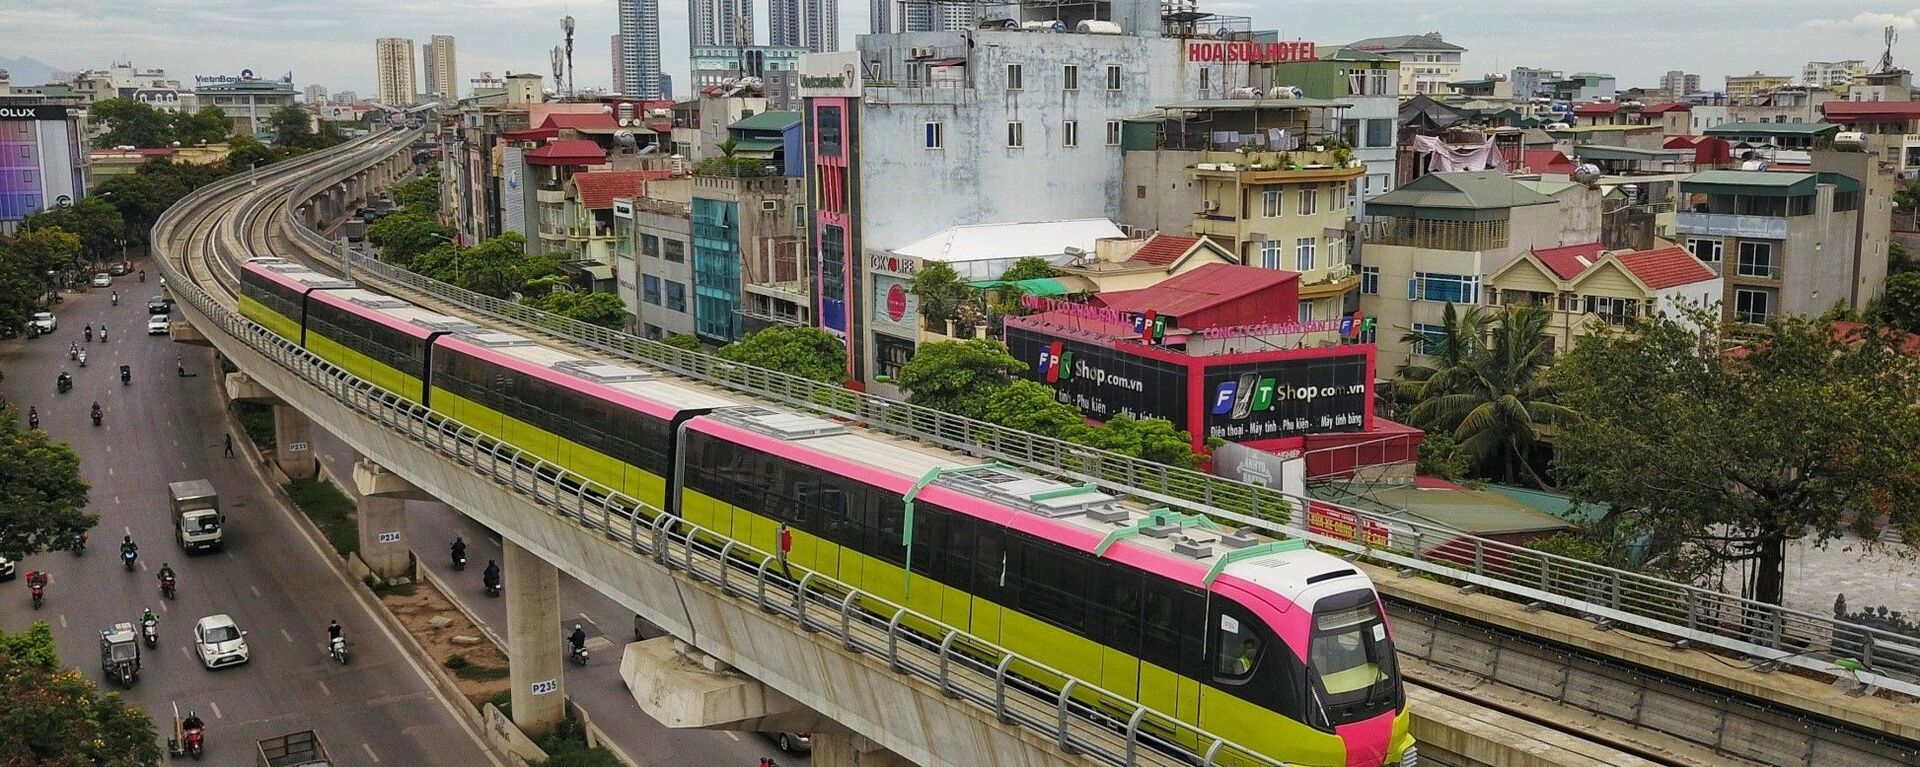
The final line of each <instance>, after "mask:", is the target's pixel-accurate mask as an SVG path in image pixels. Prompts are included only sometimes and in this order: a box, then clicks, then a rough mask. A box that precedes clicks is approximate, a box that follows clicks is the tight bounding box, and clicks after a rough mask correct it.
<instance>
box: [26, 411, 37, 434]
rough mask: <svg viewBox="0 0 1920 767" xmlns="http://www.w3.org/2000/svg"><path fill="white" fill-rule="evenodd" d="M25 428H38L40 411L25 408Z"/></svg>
mask: <svg viewBox="0 0 1920 767" xmlns="http://www.w3.org/2000/svg"><path fill="white" fill-rule="evenodd" d="M27 428H29V429H38V428H40V411H38V410H35V409H33V408H31V407H29V408H27Z"/></svg>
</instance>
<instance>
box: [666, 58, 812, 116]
mask: <svg viewBox="0 0 1920 767" xmlns="http://www.w3.org/2000/svg"><path fill="white" fill-rule="evenodd" d="M807 53H808V50H807V49H806V48H804V47H800V46H788V45H747V46H732V45H708V46H696V47H695V48H694V49H693V85H694V87H695V88H715V87H719V86H722V85H726V84H728V83H732V84H733V85H734V86H735V87H742V86H741V85H740V81H741V80H742V79H743V78H758V79H759V80H760V83H759V85H758V86H757V87H754V86H752V85H748V86H744V87H746V88H747V89H748V91H751V92H752V93H753V95H758V96H763V97H765V98H766V99H767V103H768V106H770V107H772V108H773V109H798V108H799V107H800V71H799V70H800V57H801V56H804V55H806V54H807Z"/></svg>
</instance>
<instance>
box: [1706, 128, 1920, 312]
mask: <svg viewBox="0 0 1920 767" xmlns="http://www.w3.org/2000/svg"><path fill="white" fill-rule="evenodd" d="M1810 155H1811V160H1812V163H1811V165H1812V167H1813V170H1812V171H1809V172H1767V171H1738V170H1715V171H1704V172H1701V173H1696V174H1694V175H1692V176H1689V177H1688V178H1687V179H1686V180H1684V181H1682V182H1681V185H1680V189H1681V192H1682V193H1683V194H1684V195H1686V197H1687V198H1688V203H1687V205H1686V208H1685V210H1684V211H1683V212H1682V213H1680V214H1679V216H1678V219H1679V220H1678V223H1679V237H1680V238H1681V239H1682V240H1683V241H1684V243H1685V245H1686V247H1687V249H1688V250H1689V251H1691V252H1692V253H1693V254H1694V255H1695V256H1696V257H1699V258H1700V260H1701V261H1704V262H1707V263H1708V264H1710V265H1717V266H1718V268H1719V269H1720V272H1721V274H1722V275H1723V276H1724V277H1725V278H1726V292H1725V301H1726V305H1725V311H1726V313H1727V315H1728V316H1729V317H1731V318H1733V319H1734V320H1736V321H1740V322H1765V321H1766V320H1767V319H1769V318H1771V317H1773V316H1775V315H1777V314H1781V313H1789V314H1820V313H1822V312H1825V311H1827V310H1828V309H1832V308H1833V307H1835V306H1846V307H1849V308H1852V309H1856V310H1865V309H1866V308H1867V305H1868V304H1869V303H1870V302H1871V301H1873V300H1874V299H1875V298H1878V297H1879V296H1880V293H1881V292H1882V290H1883V289H1884V287H1885V282H1886V266H1887V257H1886V254H1887V241H1888V230H1889V228H1890V223H1891V221H1890V217H1891V216H1892V205H1891V203H1890V197H1891V194H1892V190H1893V176H1892V174H1891V173H1888V172H1884V171H1883V170H1882V168H1881V163H1880V161H1879V159H1878V158H1877V157H1876V156H1875V155H1872V154H1868V153H1865V152H1834V151H1819V150H1816V151H1813V152H1811V153H1810Z"/></svg>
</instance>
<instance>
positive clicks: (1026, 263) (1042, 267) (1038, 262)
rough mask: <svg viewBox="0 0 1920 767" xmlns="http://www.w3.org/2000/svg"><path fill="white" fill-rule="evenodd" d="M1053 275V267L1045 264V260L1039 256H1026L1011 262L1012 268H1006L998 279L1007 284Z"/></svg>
mask: <svg viewBox="0 0 1920 767" xmlns="http://www.w3.org/2000/svg"><path fill="white" fill-rule="evenodd" d="M1053 275H1054V272H1053V265H1052V264H1049V263H1047V260H1046V259H1044V258H1041V257H1039V256H1027V257H1026V258H1023V259H1020V260H1018V261H1015V262H1013V266H1010V267H1007V271H1006V272H1005V273H1003V274H1001V275H1000V279H1002V280H1006V281H1008V282H1018V281H1020V280H1037V279H1040V278H1043V277H1052V276H1053Z"/></svg>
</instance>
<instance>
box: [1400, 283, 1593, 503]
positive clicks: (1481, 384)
mask: <svg viewBox="0 0 1920 767" xmlns="http://www.w3.org/2000/svg"><path fill="white" fill-rule="evenodd" d="M1472 313H1473V312H1470V314H1472ZM1548 320H1549V316H1548V313H1547V312H1546V310H1544V309H1542V308H1540V307H1536V306H1517V307H1516V306H1508V307H1504V308H1503V309H1501V311H1500V312H1498V313H1497V314H1494V315H1490V316H1486V317H1484V318H1483V321H1484V325H1485V327H1487V328H1488V329H1489V331H1490V332H1488V333H1486V334H1485V335H1480V336H1473V337H1472V339H1473V340H1472V341H1471V342H1470V343H1469V344H1468V348H1467V350H1466V351H1465V352H1464V353H1458V352H1456V351H1455V350H1451V349H1449V350H1448V351H1449V352H1455V353H1454V354H1453V355H1450V356H1449V357H1448V359H1451V360H1454V361H1455V364H1454V365H1453V366H1452V367H1445V368H1441V369H1439V370H1436V371H1435V372H1434V373H1433V375H1431V376H1430V377H1428V378H1427V379H1426V380H1425V381H1424V382H1423V383H1422V384H1421V385H1420V388H1421V391H1420V404H1419V405H1418V406H1417V407H1415V408H1414V409H1413V413H1412V420H1413V422H1414V424H1415V425H1418V426H1420V427H1422V428H1424V429H1428V430H1430V431H1435V430H1437V431H1447V432H1452V433H1453V436H1454V439H1455V440H1457V441H1458V442H1459V446H1460V447H1459V450H1460V451H1461V452H1462V453H1463V454H1464V455H1466V456H1467V457H1468V458H1469V459H1470V460H1471V461H1472V462H1473V465H1474V466H1475V467H1476V468H1477V469H1478V470H1479V471H1480V472H1481V473H1483V474H1490V473H1493V472H1490V471H1489V469H1494V468H1495V464H1497V465H1498V475H1499V476H1500V477H1502V478H1503V479H1505V480H1506V481H1509V482H1511V481H1513V480H1514V479H1515V478H1516V473H1523V474H1524V475H1525V476H1526V477H1527V479H1529V480H1530V481H1532V482H1533V483H1535V484H1536V485H1539V486H1541V487H1546V486H1547V482H1546V481H1545V480H1544V479H1542V478H1541V477H1540V475H1539V474H1538V473H1537V472H1535V471H1534V470H1533V466H1532V464H1531V463H1530V462H1529V461H1528V456H1529V454H1530V453H1531V452H1532V449H1533V445H1534V443H1535V442H1537V441H1539V439H1540V435H1541V431H1542V429H1543V428H1544V427H1550V426H1555V425H1559V424H1563V423H1566V422H1568V421H1570V420H1572V419H1573V417H1574V414H1573V411H1571V410H1568V409H1567V408H1565V407H1562V406H1560V405H1558V404H1555V403H1554V402H1553V386H1552V384H1551V383H1549V382H1548V380H1547V377H1546V373H1547V370H1548V369H1549V368H1550V367H1551V366H1552V364H1553V347H1552V337H1551V336H1548V335H1547V332H1546V330H1547V322H1548Z"/></svg>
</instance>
